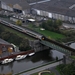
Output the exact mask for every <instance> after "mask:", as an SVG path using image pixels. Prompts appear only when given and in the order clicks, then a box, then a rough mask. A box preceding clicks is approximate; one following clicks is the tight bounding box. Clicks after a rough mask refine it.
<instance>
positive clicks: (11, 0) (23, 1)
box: [0, 0, 29, 9]
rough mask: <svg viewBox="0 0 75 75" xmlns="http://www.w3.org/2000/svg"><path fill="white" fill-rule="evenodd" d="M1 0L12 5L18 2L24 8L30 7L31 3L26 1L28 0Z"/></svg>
mask: <svg viewBox="0 0 75 75" xmlns="http://www.w3.org/2000/svg"><path fill="white" fill-rule="evenodd" d="M0 1H2V2H5V3H6V4H8V5H10V6H13V5H15V4H18V5H20V6H21V7H22V9H27V8H29V4H28V3H27V2H26V0H0Z"/></svg>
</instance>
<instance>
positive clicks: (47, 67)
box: [19, 60, 62, 75]
mask: <svg viewBox="0 0 75 75" xmlns="http://www.w3.org/2000/svg"><path fill="white" fill-rule="evenodd" d="M59 64H62V60H61V61H59V62H55V63H52V64H49V65H46V66H42V67H39V68H36V69H34V70H31V71H28V72H25V73H22V74H19V75H31V74H33V73H36V72H40V71H42V70H46V69H50V68H52V67H55V66H57V65H59ZM54 71H55V70H54Z"/></svg>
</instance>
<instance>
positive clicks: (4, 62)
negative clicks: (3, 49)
mask: <svg viewBox="0 0 75 75" xmlns="http://www.w3.org/2000/svg"><path fill="white" fill-rule="evenodd" d="M12 61H13V59H12V58H10V59H4V60H3V61H2V62H1V64H7V63H10V62H12Z"/></svg>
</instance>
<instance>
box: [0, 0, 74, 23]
mask: <svg viewBox="0 0 75 75" xmlns="http://www.w3.org/2000/svg"><path fill="white" fill-rule="evenodd" d="M0 7H1V9H3V10H5V11H10V12H16V13H17V12H18V13H22V14H23V15H26V14H29V13H30V14H31V13H33V12H35V13H36V15H39V16H44V17H48V18H52V19H60V20H62V21H67V22H70V23H75V0H48V1H47V2H46V1H45V2H43V1H42V2H36V3H33V5H30V4H29V3H27V2H26V0H0Z"/></svg>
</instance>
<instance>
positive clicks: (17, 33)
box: [0, 24, 33, 40]
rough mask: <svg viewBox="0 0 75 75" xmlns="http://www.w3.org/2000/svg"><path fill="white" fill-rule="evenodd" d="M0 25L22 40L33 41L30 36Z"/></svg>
mask: <svg viewBox="0 0 75 75" xmlns="http://www.w3.org/2000/svg"><path fill="white" fill-rule="evenodd" d="M0 25H1V26H2V27H3V28H4V30H6V31H9V32H11V33H14V34H15V35H18V36H20V37H22V38H27V39H31V40H33V38H31V37H29V36H27V35H25V34H22V33H20V32H18V31H16V30H14V29H12V28H9V27H6V26H3V25H2V24H0Z"/></svg>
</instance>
